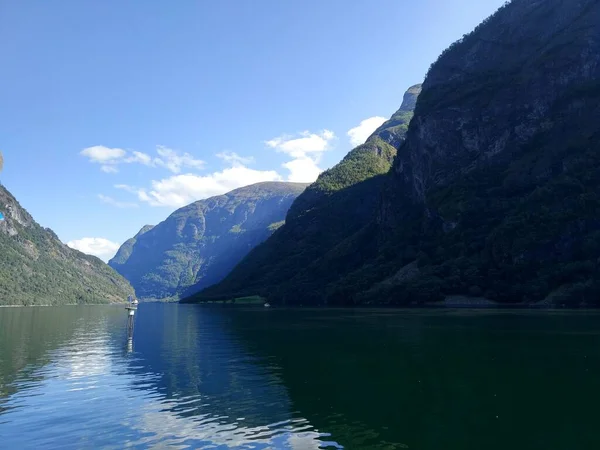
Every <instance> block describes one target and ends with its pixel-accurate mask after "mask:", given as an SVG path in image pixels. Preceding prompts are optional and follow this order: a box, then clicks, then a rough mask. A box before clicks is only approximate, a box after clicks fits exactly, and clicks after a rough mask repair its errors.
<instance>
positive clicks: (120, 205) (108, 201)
mask: <svg viewBox="0 0 600 450" xmlns="http://www.w3.org/2000/svg"><path fill="white" fill-rule="evenodd" d="M98 198H99V199H100V201H101V202H102V203H106V204H107V205H112V206H115V207H117V208H123V209H125V208H138V207H139V205H138V204H137V203H131V202H120V201H118V200H115V199H114V198H112V197H109V196H107V195H102V194H98Z"/></svg>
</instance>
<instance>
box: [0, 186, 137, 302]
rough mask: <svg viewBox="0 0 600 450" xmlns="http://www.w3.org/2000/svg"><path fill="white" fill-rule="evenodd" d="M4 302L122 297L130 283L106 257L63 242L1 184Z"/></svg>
mask: <svg viewBox="0 0 600 450" xmlns="http://www.w3.org/2000/svg"><path fill="white" fill-rule="evenodd" d="M0 212H2V215H3V216H4V219H3V220H0V305H59V304H74V303H119V302H124V301H125V300H126V298H127V296H128V295H130V294H133V289H132V288H131V286H130V284H129V283H128V282H127V281H126V280H125V279H124V278H123V277H121V276H120V275H119V274H118V273H117V272H115V271H114V270H113V269H111V268H110V267H108V266H107V265H106V264H105V263H103V262H102V261H101V260H100V259H98V258H96V257H94V256H89V255H85V254H83V253H81V252H79V251H77V250H74V249H72V248H69V247H67V246H66V245H65V244H63V243H62V242H61V241H60V240H59V239H58V237H57V236H56V234H54V232H52V230H50V229H48V228H42V227H41V226H40V225H38V224H37V223H36V222H35V221H34V220H33V218H32V217H31V215H30V214H29V213H28V212H27V211H26V210H25V209H23V208H22V207H21V205H19V203H18V202H17V200H16V199H15V198H14V197H13V196H12V194H11V193H10V192H8V190H6V189H5V188H4V187H3V186H0Z"/></svg>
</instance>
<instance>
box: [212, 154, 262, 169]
mask: <svg viewBox="0 0 600 450" xmlns="http://www.w3.org/2000/svg"><path fill="white" fill-rule="evenodd" d="M217 158H221V159H222V160H223V161H225V162H228V163H231V164H232V165H233V166H236V165H242V166H244V165H246V164H251V163H253V162H254V158H253V157H252V156H247V157H246V156H240V155H238V154H237V153H235V152H221V153H217Z"/></svg>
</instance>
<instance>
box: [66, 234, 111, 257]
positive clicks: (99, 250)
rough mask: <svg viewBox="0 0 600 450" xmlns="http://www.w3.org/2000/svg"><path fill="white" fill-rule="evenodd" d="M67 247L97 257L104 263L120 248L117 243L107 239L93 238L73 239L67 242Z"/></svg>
mask: <svg viewBox="0 0 600 450" xmlns="http://www.w3.org/2000/svg"><path fill="white" fill-rule="evenodd" d="M67 245H68V246H69V247H71V248H74V249H75V250H79V251H80V252H83V253H87V254H88V255H94V256H97V257H98V258H100V259H102V260H104V261H108V260H109V259H110V258H112V257H113V256H114V255H115V253H117V250H119V247H120V245H119V244H118V243H116V242H112V241H109V240H108V239H104V238H93V237H85V238H82V239H75V240H73V241H69V242H67Z"/></svg>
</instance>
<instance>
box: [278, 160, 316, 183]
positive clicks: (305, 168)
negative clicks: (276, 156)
mask: <svg viewBox="0 0 600 450" xmlns="http://www.w3.org/2000/svg"><path fill="white" fill-rule="evenodd" d="M282 166H283V167H285V168H286V169H288V170H289V171H290V173H289V175H288V177H287V180H288V181H294V182H297V183H312V182H313V181H315V180H316V179H317V177H318V176H319V174H320V173H321V172H322V170H321V169H320V168H319V166H318V165H317V162H315V161H314V160H313V159H311V158H308V157H305V158H296V159H293V160H291V161H289V162H286V163H284V164H282Z"/></svg>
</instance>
